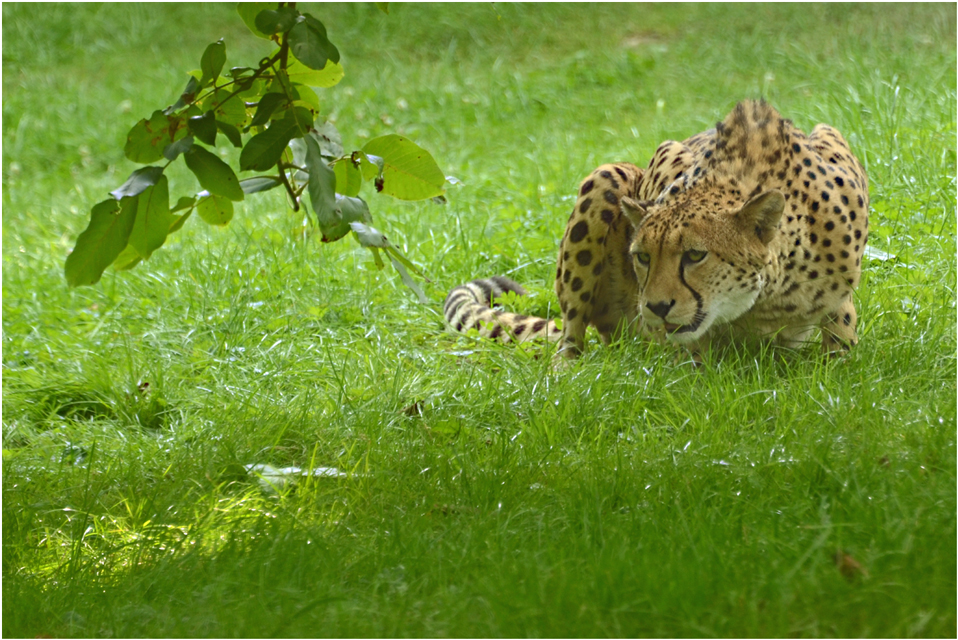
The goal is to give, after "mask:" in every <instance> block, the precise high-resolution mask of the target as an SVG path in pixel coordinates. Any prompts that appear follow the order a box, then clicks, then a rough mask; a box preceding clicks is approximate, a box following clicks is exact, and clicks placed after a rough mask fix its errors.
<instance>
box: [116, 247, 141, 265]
mask: <svg viewBox="0 0 958 640" xmlns="http://www.w3.org/2000/svg"><path fill="white" fill-rule="evenodd" d="M141 262H143V256H141V255H140V253H139V252H138V251H137V250H136V249H134V248H133V245H132V244H128V245H126V249H124V250H123V251H121V252H120V255H118V256H117V257H116V260H114V261H113V264H112V265H111V266H112V267H113V269H114V270H116V271H129V270H130V269H132V268H133V267H135V266H136V265H138V264H140V263H141Z"/></svg>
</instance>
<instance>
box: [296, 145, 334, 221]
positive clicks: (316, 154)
mask: <svg viewBox="0 0 958 640" xmlns="http://www.w3.org/2000/svg"><path fill="white" fill-rule="evenodd" d="M304 141H305V142H306V169H307V170H308V171H309V186H308V190H309V201H310V203H311V204H312V206H313V213H315V214H316V220H317V222H319V227H320V229H327V228H332V227H334V226H336V225H337V224H339V222H340V221H341V220H342V215H341V214H340V212H339V211H338V210H337V209H336V173H335V172H334V171H333V170H332V169H330V168H329V165H327V164H326V161H325V160H323V156H322V154H321V153H320V150H319V142H318V141H317V140H316V138H315V136H314V135H313V134H309V135H307V136H306V137H305V138H304Z"/></svg>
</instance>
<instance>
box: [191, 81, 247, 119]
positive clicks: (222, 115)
mask: <svg viewBox="0 0 958 640" xmlns="http://www.w3.org/2000/svg"><path fill="white" fill-rule="evenodd" d="M232 96H233V94H232V93H230V92H229V91H226V90H223V89H217V90H216V91H215V92H214V93H213V94H212V95H210V96H209V97H208V98H207V99H206V100H204V101H203V104H202V105H201V107H202V109H203V111H204V112H205V111H209V110H211V109H212V110H213V113H214V114H215V117H216V119H217V120H220V121H221V122H225V123H227V124H231V125H233V126H234V127H243V126H245V125H246V121H247V119H248V118H249V116H247V115H246V105H245V104H244V102H243V99H242V98H240V97H239V96H238V95H237V96H236V97H235V98H234V97H232Z"/></svg>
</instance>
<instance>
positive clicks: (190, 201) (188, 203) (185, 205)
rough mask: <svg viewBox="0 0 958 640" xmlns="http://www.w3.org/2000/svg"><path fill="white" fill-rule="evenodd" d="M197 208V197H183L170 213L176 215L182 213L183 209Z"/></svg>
mask: <svg viewBox="0 0 958 640" xmlns="http://www.w3.org/2000/svg"><path fill="white" fill-rule="evenodd" d="M195 206H196V198H195V197H192V198H191V197H189V196H183V197H182V198H180V199H179V200H177V201H176V205H174V206H173V208H171V209H170V213H176V212H177V211H182V210H183V209H192V208H193V207H195Z"/></svg>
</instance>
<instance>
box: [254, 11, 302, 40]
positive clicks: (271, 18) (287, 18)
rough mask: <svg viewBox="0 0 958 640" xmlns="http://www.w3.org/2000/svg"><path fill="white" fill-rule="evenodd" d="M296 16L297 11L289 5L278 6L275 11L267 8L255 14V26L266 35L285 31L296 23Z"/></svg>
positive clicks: (297, 14)
mask: <svg viewBox="0 0 958 640" xmlns="http://www.w3.org/2000/svg"><path fill="white" fill-rule="evenodd" d="M298 17H299V11H297V10H296V9H293V8H291V7H280V8H279V9H276V10H275V11H273V10H270V9H267V10H265V11H260V12H259V13H258V14H257V15H256V28H257V29H259V30H260V31H261V32H262V33H265V34H267V35H273V34H274V33H285V32H286V31H289V30H290V28H291V27H292V26H293V25H294V24H296V18H298Z"/></svg>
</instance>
